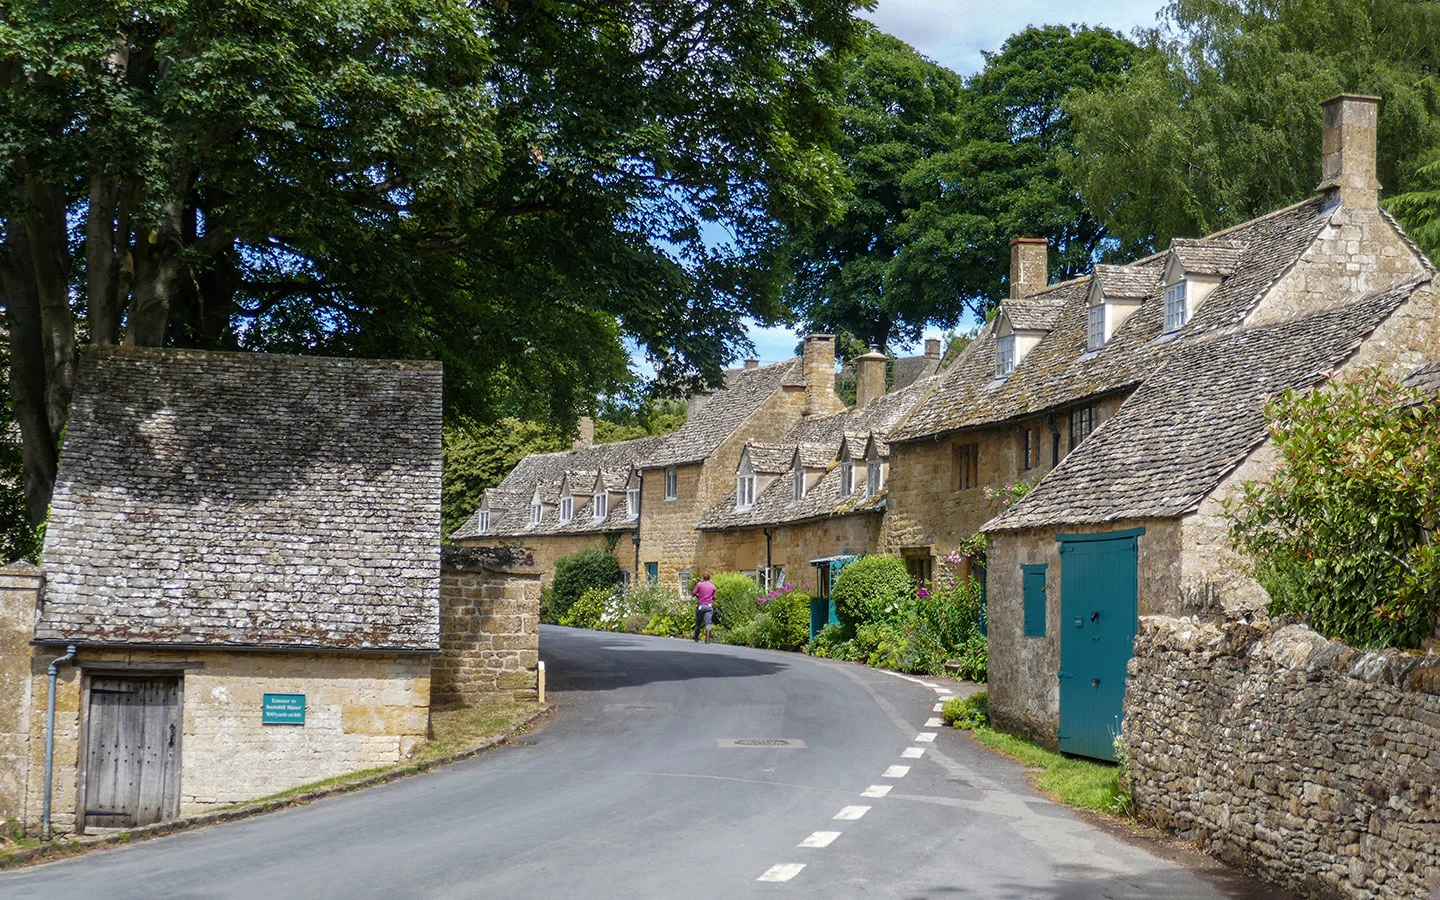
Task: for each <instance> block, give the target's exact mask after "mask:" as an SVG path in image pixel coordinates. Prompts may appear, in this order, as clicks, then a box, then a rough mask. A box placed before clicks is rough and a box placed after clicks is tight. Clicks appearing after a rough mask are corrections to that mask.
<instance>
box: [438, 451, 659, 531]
mask: <svg viewBox="0 0 1440 900" xmlns="http://www.w3.org/2000/svg"><path fill="white" fill-rule="evenodd" d="M664 440H665V439H664V438H663V437H647V438H636V439H634V440H629V441H616V442H615V443H611V444H591V445H590V446H587V447H581V448H579V449H575V450H564V451H559V452H556V453H532V454H530V455H529V456H527V457H525V458H524V459H522V460H520V462H519V463H517V464H516V466H515V468H514V469H512V470H510V474H509V475H507V476H506V477H505V480H504V481H502V482H500V484H499V485H498V486H497V487H495V488H492V489H490V490H488V491H486V492H485V500H484V502H483V504H482V507H483V508H488V509H489V510H490V527H489V529H487V530H485V531H481V530H480V511H479V510H476V511H475V514H474V515H472V516H471V517H470V518H469V519H467V520H466V522H465V524H464V525H461V526H460V527H459V528H457V529H455V532H454V533H453V534H451V535H450V539H451V540H467V539H474V538H481V537H519V536H521V535H532V534H584V533H588V532H595V533H600V532H604V531H614V530H617V529H623V528H630V527H633V525H634V522H633V520H631V519H629V518H628V517H627V515H626V510H625V504H624V503H623V502H612V503H610V507H611V508H610V509H609V510H608V513H609V514H608V515H607V516H606V517H605V518H604V519H601V520H599V521H596V520H595V518H594V517H593V516H591V515H589V511H590V505H591V503H592V500H591V497H590V495H589V494H581V495H577V496H576V498H575V510H574V512H575V514H574V517H573V518H572V519H571V520H570V521H569V522H561V521H560V511H559V509H558V508H548V509H546V510H545V515H544V518H543V519H542V521H541V523H540V524H539V525H536V526H531V524H530V501H531V499H532V498H533V497H534V495H535V491H536V488H537V487H538V488H539V490H540V494H541V499H542V502H544V503H545V504H546V505H547V506H549V507H554V506H556V505H557V504H558V503H559V501H560V495H561V487H562V485H563V484H564V482H565V479H566V477H567V476H569V475H571V474H574V473H580V472H589V473H590V478H591V480H592V482H593V481H594V479H595V478H596V475H595V473H596V472H599V473H600V477H602V478H604V480H605V487H606V489H607V490H609V491H614V492H619V491H623V490H624V489H625V482H626V480H627V479H628V478H629V475H630V470H631V468H632V467H634V466H637V465H640V464H641V463H642V462H643V461H644V460H645V459H646V458H647V457H648V456H649V455H650V454H651V453H653V452H654V450H655V448H656V447H658V446H660V444H661V443H662V442H663V441H664ZM577 483H578V482H577ZM582 512H583V513H584V515H582Z"/></svg>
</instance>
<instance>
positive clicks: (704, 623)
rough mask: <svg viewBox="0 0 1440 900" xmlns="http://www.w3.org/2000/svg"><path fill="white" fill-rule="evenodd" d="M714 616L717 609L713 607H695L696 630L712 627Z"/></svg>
mask: <svg viewBox="0 0 1440 900" xmlns="http://www.w3.org/2000/svg"><path fill="white" fill-rule="evenodd" d="M714 615H715V607H713V606H697V607H695V627H696V628H709V627H710V622H711V620H712V617H713V616H714Z"/></svg>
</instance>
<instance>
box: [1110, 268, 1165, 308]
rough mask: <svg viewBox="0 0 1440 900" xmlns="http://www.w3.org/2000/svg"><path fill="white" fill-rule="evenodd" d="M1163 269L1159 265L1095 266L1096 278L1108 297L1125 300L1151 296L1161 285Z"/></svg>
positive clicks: (1142, 298)
mask: <svg viewBox="0 0 1440 900" xmlns="http://www.w3.org/2000/svg"><path fill="white" fill-rule="evenodd" d="M1160 275H1161V270H1160V268H1159V267H1158V266H1143V265H1142V266H1133V265H1132V266H1107V265H1104V264H1101V265H1098V266H1096V267H1095V280H1096V281H1097V282H1099V283H1100V290H1101V292H1103V293H1104V294H1105V296H1106V297H1118V298H1121V299H1125V300H1144V299H1146V298H1147V297H1151V296H1153V295H1154V294H1155V292H1156V291H1157V290H1158V289H1159V287H1160Z"/></svg>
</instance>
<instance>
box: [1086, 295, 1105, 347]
mask: <svg viewBox="0 0 1440 900" xmlns="http://www.w3.org/2000/svg"><path fill="white" fill-rule="evenodd" d="M1086 337H1087V339H1088V342H1089V346H1090V349H1091V350H1096V349H1098V348H1100V347H1103V346H1105V305H1104V304H1103V303H1097V304H1096V305H1094V306H1092V307H1090V319H1089V322H1088V328H1087V333H1086Z"/></svg>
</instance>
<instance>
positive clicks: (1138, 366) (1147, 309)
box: [889, 198, 1333, 443]
mask: <svg viewBox="0 0 1440 900" xmlns="http://www.w3.org/2000/svg"><path fill="white" fill-rule="evenodd" d="M1332 212H1333V209H1330V208H1327V207H1325V205H1324V203H1323V202H1322V201H1321V200H1320V199H1318V198H1316V199H1311V200H1307V201H1305V202H1303V203H1297V204H1295V205H1293V206H1289V207H1286V208H1285V209H1282V210H1278V211H1276V212H1274V213H1270V214H1268V215H1265V216H1261V217H1260V218H1258V219H1252V220H1251V221H1249V222H1245V223H1243V224H1241V225H1237V226H1235V227H1234V228H1229V229H1226V230H1225V231H1222V232H1219V233H1217V234H1215V235H1211V236H1210V238H1207V240H1224V241H1228V242H1233V243H1236V244H1241V245H1243V246H1244V250H1243V252H1242V253H1241V257H1240V261H1239V262H1238V263H1237V265H1236V268H1235V271H1234V273H1233V274H1232V275H1230V277H1228V278H1226V279H1225V280H1224V282H1222V283H1221V284H1220V285H1219V286H1218V287H1216V288H1215V290H1214V291H1213V292H1212V293H1211V294H1210V295H1209V296H1208V297H1207V298H1206V300H1205V302H1204V304H1202V305H1201V307H1200V309H1198V310H1197V311H1196V313H1195V315H1194V317H1193V318H1192V319H1191V320H1190V321H1189V322H1187V323H1186V324H1185V326H1184V327H1183V328H1181V329H1180V331H1178V332H1177V333H1175V334H1174V335H1166V336H1162V332H1163V330H1164V323H1165V305H1164V304H1163V303H1160V302H1158V301H1159V297H1160V273H1161V272H1162V271H1163V266H1164V264H1165V261H1166V258H1167V257H1166V254H1164V253H1158V254H1154V255H1152V256H1149V257H1146V258H1144V259H1141V260H1137V261H1136V262H1134V263H1132V264H1131V265H1130V266H1129V267H1128V268H1137V267H1138V268H1141V269H1145V270H1147V274H1145V275H1144V276H1143V277H1144V278H1145V280H1146V282H1147V283H1153V284H1154V286H1155V288H1154V293H1153V294H1152V295H1151V296H1150V297H1148V298H1146V300H1145V302H1142V303H1141V305H1140V308H1139V309H1137V310H1136V311H1135V312H1134V313H1133V314H1131V315H1130V317H1129V318H1127V319H1126V320H1125V322H1124V323H1123V324H1122V325H1121V326H1120V328H1119V329H1118V330H1117V331H1116V333H1115V334H1114V336H1112V337H1111V339H1110V341H1109V342H1108V343H1106V345H1105V346H1104V347H1102V348H1100V349H1098V350H1089V349H1088V348H1087V344H1086V313H1087V306H1086V301H1087V299H1088V295H1089V290H1090V276H1083V277H1080V278H1076V279H1073V280H1071V281H1067V282H1063V283H1061V284H1058V285H1054V286H1052V287H1050V288H1047V289H1046V290H1045V291H1043V292H1040V293H1038V294H1033V295H1031V297H1030V298H1029V299H1035V298H1037V297H1038V298H1045V299H1051V300H1059V302H1060V305H1061V311H1060V314H1059V316H1057V317H1056V320H1055V325H1054V327H1053V328H1052V330H1051V331H1050V333H1049V334H1047V335H1046V336H1045V337H1044V338H1042V339H1041V341H1040V343H1039V344H1038V345H1037V346H1036V347H1035V349H1033V350H1031V351H1030V353H1029V354H1028V355H1027V356H1026V357H1025V359H1024V360H1023V361H1022V362H1021V363H1020V365H1019V366H1017V367H1016V369H1015V371H1014V372H1012V373H1011V374H1010V375H1009V376H1008V377H1006V378H1005V379H1003V380H1001V379H996V378H995V377H994V374H995V339H994V334H993V325H987V326H986V327H985V329H983V330H982V331H981V333H980V336H979V337H978V338H977V339H976V340H975V341H974V342H972V343H971V345H970V346H969V347H966V348H965V352H964V353H962V354H961V357H960V358H959V359H957V360H956V361H955V363H954V364H952V365H951V366H950V368H949V369H947V370H946V372H945V375H944V382H943V384H942V385H941V386H940V388H939V389H938V390H937V391H936V392H935V393H934V395H933V396H932V398H931V400H930V401H929V402H927V403H925V404H923V405H922V406H920V407H919V408H917V409H916V410H915V412H914V413H912V414H911V416H910V418H909V419H908V420H907V421H906V422H905V423H904V424H903V425H901V426H900V427H899V428H897V429H896V430H895V432H894V433H893V434H891V435H890V436H889V440H890V442H891V443H897V442H901V441H913V440H922V439H925V438H933V437H937V436H939V435H943V434H947V433H949V432H952V431H958V430H961V429H965V428H980V427H986V426H990V425H996V424H1000V423H1002V422H1006V421H1010V420H1013V419H1021V418H1027V417H1030V416H1034V415H1039V414H1043V413H1047V412H1053V411H1056V410H1059V409H1063V408H1065V407H1068V406H1074V405H1078V404H1080V403H1085V402H1090V401H1091V400H1093V399H1094V398H1098V397H1103V396H1106V395H1110V394H1114V393H1117V392H1122V391H1125V390H1129V389H1131V388H1134V387H1135V386H1136V385H1137V384H1139V383H1140V382H1141V381H1142V380H1143V379H1144V378H1145V377H1146V376H1148V375H1149V373H1150V372H1152V371H1154V369H1155V368H1156V367H1157V366H1158V365H1159V364H1160V362H1161V360H1163V359H1164V357H1165V356H1166V355H1167V354H1169V353H1171V352H1174V351H1175V350H1176V349H1178V348H1179V347H1181V346H1183V345H1184V344H1185V343H1186V342H1188V341H1191V340H1196V339H1199V338H1200V337H1201V336H1202V335H1204V334H1206V333H1208V332H1212V331H1215V330H1217V329H1227V328H1230V327H1233V326H1235V325H1238V324H1239V323H1240V322H1241V321H1242V320H1243V319H1244V318H1245V316H1247V315H1248V314H1249V313H1250V311H1251V310H1253V309H1254V308H1255V306H1256V304H1257V303H1258V302H1259V301H1260V298H1261V297H1262V296H1263V295H1264V293H1265V292H1266V291H1267V290H1269V288H1270V287H1271V286H1272V285H1273V284H1274V283H1275V281H1276V280H1277V279H1278V278H1279V277H1280V276H1281V275H1283V274H1284V273H1285V271H1287V270H1288V269H1289V267H1290V266H1291V265H1293V264H1294V262H1295V261H1296V260H1298V259H1299V258H1300V255H1301V254H1302V253H1304V252H1305V250H1306V248H1307V247H1309V246H1310V245H1311V244H1312V243H1313V242H1314V240H1315V238H1316V237H1317V236H1318V235H1319V233H1320V231H1321V229H1322V228H1324V227H1325V224H1326V223H1327V222H1328V221H1329V217H1330V214H1331V213H1332Z"/></svg>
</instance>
